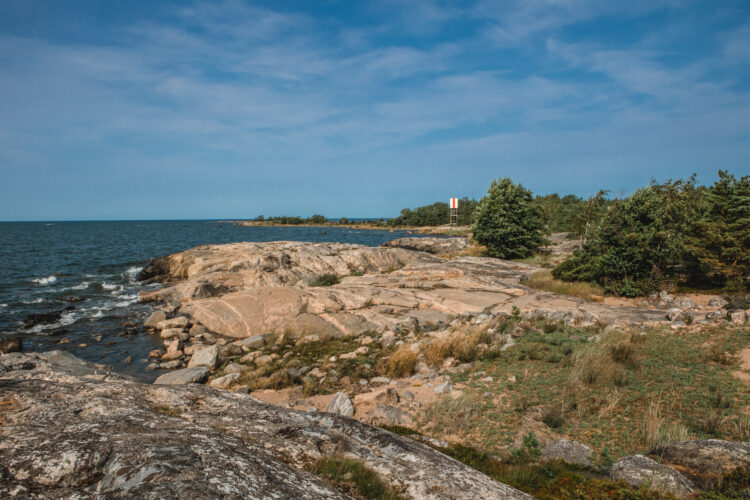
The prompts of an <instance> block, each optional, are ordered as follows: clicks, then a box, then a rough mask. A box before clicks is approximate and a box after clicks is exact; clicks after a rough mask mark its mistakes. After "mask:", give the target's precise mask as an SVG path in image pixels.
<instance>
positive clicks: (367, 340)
mask: <svg viewBox="0 0 750 500" xmlns="http://www.w3.org/2000/svg"><path fill="white" fill-rule="evenodd" d="M373 342H375V341H374V340H372V337H364V338H363V339H362V340H360V343H361V344H362V345H370V344H372V343H373Z"/></svg>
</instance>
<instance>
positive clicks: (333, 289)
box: [140, 238, 665, 340]
mask: <svg viewBox="0 0 750 500" xmlns="http://www.w3.org/2000/svg"><path fill="white" fill-rule="evenodd" d="M425 240H426V241H425V242H420V245H421V246H420V248H423V249H425V250H426V249H427V248H425V245H428V244H429V240H431V239H430V238H425ZM435 240H437V242H436V243H435V245H446V243H444V240H441V239H435ZM398 245H399V244H398V243H389V246H387V247H386V246H384V247H367V246H363V245H352V244H345V243H304V242H288V241H287V242H283V241H277V242H267V243H231V244H226V245H205V246H200V247H196V248H193V249H190V250H186V251H184V252H179V253H176V254H172V255H168V256H166V257H160V258H158V259H155V260H154V261H152V262H151V263H150V264H149V265H148V266H147V267H146V268H145V269H144V271H143V272H142V273H141V275H140V278H141V279H147V280H151V281H159V282H161V283H164V284H165V285H166V286H165V287H163V288H161V289H159V290H155V291H151V292H148V293H145V294H143V295H142V299H143V300H144V301H157V302H164V303H167V304H169V305H170V306H172V307H173V308H174V309H175V310H176V313H177V314H184V315H186V316H188V317H190V318H191V320H192V321H193V322H194V323H199V324H201V325H203V326H205V327H206V328H207V329H208V330H209V331H211V332H214V333H218V334H221V335H224V336H228V337H234V338H245V337H250V336H254V335H258V334H260V333H269V332H275V333H281V332H286V333H288V334H290V335H293V336H296V337H302V336H304V335H306V334H310V333H314V334H315V335H317V336H318V337H319V339H320V340H325V339H327V338H338V337H343V336H359V335H361V334H362V333H364V332H368V331H377V332H382V331H386V330H393V329H396V328H399V327H406V328H408V329H412V330H413V329H415V328H416V327H417V326H420V325H421V326H426V325H434V324H439V323H441V322H447V321H448V320H449V319H450V318H452V317H454V316H456V315H461V314H464V313H471V314H479V313H491V314H497V313H500V312H503V313H508V312H510V311H511V309H512V308H513V307H514V306H515V307H518V308H519V309H520V310H521V311H522V312H530V311H539V312H541V313H542V314H545V315H557V316H560V318H561V319H566V320H571V321H573V320H582V321H584V322H595V321H597V320H602V321H605V322H606V323H609V324H634V323H641V322H663V321H665V317H664V312H663V311H657V310H649V309H643V308H634V307H614V306H608V305H605V304H598V303H594V302H585V301H583V300H581V299H577V298H574V297H567V296H562V295H558V294H554V293H549V292H541V291H537V290H532V289H529V288H527V287H525V286H524V285H523V282H522V281H523V278H524V277H525V276H526V275H528V274H530V273H534V272H536V271H539V270H540V268H538V267H535V266H530V265H527V264H523V263H519V262H511V261H504V260H500V259H493V258H483V257H458V258H455V259H443V258H440V257H438V256H436V255H433V254H431V253H427V252H426V251H415V250H409V249H406V248H401V247H398ZM405 245H406V246H409V245H408V244H405ZM324 274H335V275H336V276H339V277H340V278H341V282H340V283H337V284H335V285H333V286H311V285H310V284H311V283H312V282H313V281H314V280H315V278H316V277H318V276H321V275H324ZM555 317H556V316H555Z"/></svg>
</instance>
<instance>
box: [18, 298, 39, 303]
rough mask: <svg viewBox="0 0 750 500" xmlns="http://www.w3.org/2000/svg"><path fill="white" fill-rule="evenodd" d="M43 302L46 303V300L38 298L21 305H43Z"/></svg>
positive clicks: (25, 301)
mask: <svg viewBox="0 0 750 500" xmlns="http://www.w3.org/2000/svg"><path fill="white" fill-rule="evenodd" d="M42 302H44V299H43V298H41V297H37V298H35V299H34V300H22V301H21V304H41V303H42Z"/></svg>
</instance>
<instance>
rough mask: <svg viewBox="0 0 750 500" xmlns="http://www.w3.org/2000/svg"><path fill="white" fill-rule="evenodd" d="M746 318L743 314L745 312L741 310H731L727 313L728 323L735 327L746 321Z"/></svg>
mask: <svg viewBox="0 0 750 500" xmlns="http://www.w3.org/2000/svg"><path fill="white" fill-rule="evenodd" d="M746 316H747V315H746V314H745V311H743V310H742V309H732V310H731V311H729V312H728V313H727V317H728V318H729V321H730V322H731V323H733V324H735V325H741V324H743V323H744V322H745V320H746V319H747V317H746Z"/></svg>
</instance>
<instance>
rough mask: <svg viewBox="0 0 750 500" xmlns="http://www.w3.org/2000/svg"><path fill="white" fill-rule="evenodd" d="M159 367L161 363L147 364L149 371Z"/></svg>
mask: <svg viewBox="0 0 750 500" xmlns="http://www.w3.org/2000/svg"><path fill="white" fill-rule="evenodd" d="M158 369H159V363H150V364H148V365H147V366H146V371H147V372H153V371H156V370H158Z"/></svg>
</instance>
